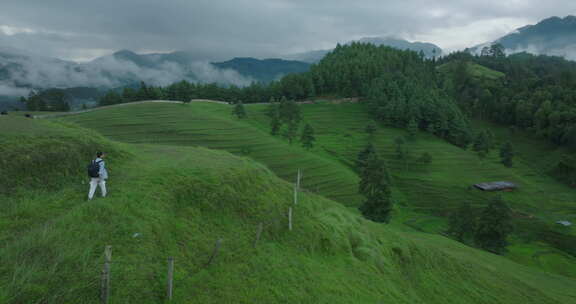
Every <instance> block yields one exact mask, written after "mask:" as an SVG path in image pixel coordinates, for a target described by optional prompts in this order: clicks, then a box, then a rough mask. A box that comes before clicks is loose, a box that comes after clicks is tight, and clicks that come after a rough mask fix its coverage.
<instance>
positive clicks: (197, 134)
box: [65, 102, 576, 277]
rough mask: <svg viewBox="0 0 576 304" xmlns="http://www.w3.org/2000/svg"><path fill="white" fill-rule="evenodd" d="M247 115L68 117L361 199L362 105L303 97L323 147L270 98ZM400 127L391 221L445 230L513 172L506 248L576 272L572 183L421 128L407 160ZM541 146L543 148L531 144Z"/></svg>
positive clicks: (171, 111) (172, 111)
mask: <svg viewBox="0 0 576 304" xmlns="http://www.w3.org/2000/svg"><path fill="white" fill-rule="evenodd" d="M246 108H247V111H248V115H249V118H248V119H245V120H238V119H235V118H233V117H232V116H231V115H230V112H231V108H230V107H229V106H227V105H222V104H213V103H192V104H190V105H172V104H139V105H133V106H128V107H123V108H122V109H120V108H117V109H106V110H101V111H95V112H91V113H84V114H80V115H76V116H70V117H66V118H65V119H66V120H69V121H74V122H77V123H79V124H81V125H83V126H86V127H90V128H93V129H96V130H98V131H99V132H102V133H103V134H105V135H106V136H109V137H111V138H114V139H116V140H120V141H123V142H129V143H144V142H148V143H156V144H163V145H183V146H187V145H200V146H206V147H210V148H216V149H224V150H227V151H230V152H233V153H241V151H243V150H244V151H250V152H249V153H247V155H248V156H249V157H251V158H253V159H255V160H257V161H258V162H261V163H263V164H266V165H267V166H268V167H269V168H270V169H271V170H272V171H273V172H274V173H275V174H276V175H278V176H280V177H282V178H284V179H286V180H288V181H291V180H293V178H294V176H295V171H296V169H297V168H301V169H303V171H304V187H305V188H306V189H308V190H310V191H314V192H316V191H319V193H320V194H323V195H326V196H328V197H330V198H332V199H334V200H337V201H339V202H341V203H343V204H344V205H346V206H358V204H359V203H360V202H361V199H360V198H359V197H358V195H357V194H356V193H357V181H358V178H357V176H356V175H355V173H354V172H353V170H352V166H353V162H354V159H355V158H356V155H357V153H358V151H360V150H361V149H362V148H363V147H364V145H365V144H366V143H367V142H368V135H367V134H365V132H364V128H365V126H366V124H367V123H368V121H370V116H369V114H368V113H367V112H366V111H365V110H364V109H363V107H362V105H361V104H356V103H342V104H332V103H330V102H325V103H319V104H305V105H302V109H303V115H304V120H305V121H306V122H308V123H310V124H311V125H312V126H313V127H314V129H315V130H316V135H317V139H318V143H317V146H316V147H315V148H314V149H312V150H311V151H305V150H303V149H301V148H299V147H298V146H297V144H294V145H292V146H289V145H288V144H287V143H286V141H285V140H283V139H280V138H273V137H271V136H269V135H268V132H269V126H268V124H269V122H268V118H267V117H266V116H265V115H264V112H265V109H266V105H246ZM405 135H406V133H405V131H403V130H398V129H391V128H383V127H381V126H379V127H378V131H377V132H376V135H375V136H374V138H373V141H374V143H375V145H376V146H377V148H378V151H379V152H380V153H381V154H383V155H384V156H385V158H386V160H387V162H388V165H389V167H390V169H391V172H392V176H393V177H394V184H395V191H394V195H395V198H396V201H397V202H398V203H399V205H400V208H397V212H396V214H395V219H394V221H395V222H400V223H404V224H406V225H408V226H410V227H413V228H415V229H417V230H421V231H425V232H430V233H440V232H442V231H443V230H444V229H445V228H446V216H447V215H449V214H450V213H451V212H453V211H454V210H455V208H457V207H458V206H459V205H460V204H461V203H462V202H465V201H467V202H470V203H471V204H472V206H474V208H475V209H476V211H477V212H479V211H480V210H481V208H482V207H484V206H485V205H486V204H487V203H488V202H489V200H490V199H492V198H493V194H490V193H482V192H479V191H476V190H469V186H470V185H472V184H475V183H479V182H486V181H497V180H510V181H513V182H517V183H518V184H519V185H520V189H519V190H518V191H516V192H513V193H505V194H504V198H505V199H506V201H507V202H508V203H509V204H510V205H511V207H512V208H513V209H514V210H515V219H514V221H515V226H516V232H515V234H514V235H513V237H512V238H511V239H510V241H511V246H510V247H509V250H510V252H509V253H508V254H507V256H508V257H509V258H510V259H512V260H514V261H517V262H520V263H522V264H525V265H530V266H533V267H537V268H540V269H543V270H547V271H551V272H555V273H559V274H562V275H567V276H572V277H576V259H575V258H574V256H575V255H576V247H575V246H576V239H575V232H574V231H573V230H570V229H561V227H557V224H555V222H556V221H557V220H564V219H568V220H574V212H573V211H574V203H575V202H576V191H575V190H574V189H571V188H569V187H567V186H565V185H562V184H561V183H558V182H556V181H555V180H553V179H552V178H550V177H548V176H546V175H544V174H543V173H542V172H541V171H539V170H537V169H536V168H534V167H533V166H531V165H530V161H528V160H526V161H519V162H517V165H516V166H515V167H514V168H512V169H508V168H505V167H504V166H502V165H501V164H500V163H499V162H498V156H497V153H496V152H493V153H492V154H490V155H489V156H488V158H486V159H485V160H480V159H478V157H477V155H476V154H475V153H473V152H471V151H464V150H461V149H459V148H457V147H454V146H451V145H449V144H447V143H446V142H444V141H442V140H440V139H438V138H436V137H433V136H430V135H428V134H419V135H418V136H417V138H416V140H414V141H410V142H408V143H407V144H406V149H407V150H408V152H409V154H410V157H409V160H408V161H407V162H406V163H404V162H401V161H399V160H397V159H396V157H395V149H396V147H395V143H394V140H395V138H397V137H399V136H405ZM535 150H538V149H535ZM424 152H429V153H431V154H432V156H433V158H434V161H433V163H432V164H431V165H429V166H427V167H423V166H422V165H419V164H417V162H416V159H417V158H418V157H419V156H420V155H421V154H422V153H424Z"/></svg>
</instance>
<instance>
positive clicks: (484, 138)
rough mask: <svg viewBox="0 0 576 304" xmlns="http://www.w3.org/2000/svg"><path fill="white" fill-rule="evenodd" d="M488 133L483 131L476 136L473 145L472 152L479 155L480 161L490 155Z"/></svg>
mask: <svg viewBox="0 0 576 304" xmlns="http://www.w3.org/2000/svg"><path fill="white" fill-rule="evenodd" d="M489 136H490V135H488V134H487V133H486V132H484V131H482V132H480V133H478V135H476V138H475V139H474V142H473V144H472V150H473V151H475V152H476V153H477V154H478V157H479V158H480V159H484V158H486V156H488V153H490V139H489Z"/></svg>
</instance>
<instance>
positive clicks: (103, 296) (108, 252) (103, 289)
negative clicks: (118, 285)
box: [100, 245, 112, 304]
mask: <svg viewBox="0 0 576 304" xmlns="http://www.w3.org/2000/svg"><path fill="white" fill-rule="evenodd" d="M111 262H112V246H110V245H107V246H106V247H105V248H104V268H103V269H102V277H101V285H100V302H101V303H102V304H108V302H109V299H110V263H111Z"/></svg>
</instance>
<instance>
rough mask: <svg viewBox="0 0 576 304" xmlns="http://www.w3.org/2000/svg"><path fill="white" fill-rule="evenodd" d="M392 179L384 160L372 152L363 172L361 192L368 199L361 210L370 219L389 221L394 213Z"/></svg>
mask: <svg viewBox="0 0 576 304" xmlns="http://www.w3.org/2000/svg"><path fill="white" fill-rule="evenodd" d="M389 183H390V179H389V177H388V173H387V172H386V168H385V165H384V161H382V160H381V159H380V158H379V157H378V155H377V154H376V153H373V154H371V155H370V156H369V157H368V159H367V162H366V166H365V167H364V169H363V170H362V172H361V178H360V184H359V193H360V194H362V195H363V196H364V197H365V198H366V200H365V201H364V204H363V205H362V206H361V207H360V211H361V212H362V214H363V215H364V217H366V218H367V219H369V220H372V221H375V222H382V223H388V222H389V221H390V216H391V213H392V198H391V191H390V186H389Z"/></svg>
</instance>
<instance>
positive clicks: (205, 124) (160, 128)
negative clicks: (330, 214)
mask: <svg viewBox="0 0 576 304" xmlns="http://www.w3.org/2000/svg"><path fill="white" fill-rule="evenodd" d="M65 119H66V121H71V122H76V123H79V124H81V125H82V126H84V127H88V128H92V129H95V130H97V131H99V132H100V133H102V134H103V135H105V136H106V137H108V138H111V139H114V140H118V141H121V142H126V143H154V144H160V145H177V146H203V147H208V148H211V149H221V150H226V151H229V152H232V153H235V154H243V155H247V156H250V157H251V158H254V159H256V160H258V161H259V162H261V163H263V164H265V165H266V166H268V167H269V168H270V169H271V170H272V171H273V172H274V173H275V174H276V175H278V176H280V177H282V178H284V179H286V180H294V179H295V177H296V174H297V170H298V169H302V170H303V171H304V179H303V183H304V184H303V185H304V187H305V188H307V189H310V190H314V191H320V193H322V194H323V195H325V196H327V197H329V198H331V199H335V200H338V201H340V202H342V203H344V204H346V205H349V206H358V204H359V203H360V197H359V196H358V195H357V194H356V184H357V182H358V177H357V176H356V174H355V173H354V172H353V171H352V170H351V169H350V168H347V167H345V166H340V165H339V163H338V161H336V160H332V159H329V158H325V157H322V156H321V155H320V156H319V155H317V154H315V153H310V152H307V151H305V150H303V149H301V148H299V147H297V146H290V145H288V144H287V143H286V142H285V141H284V140H282V139H279V138H274V137H271V136H269V134H268V132H269V131H268V130H266V129H265V128H261V127H260V126H254V125H251V124H249V123H247V122H245V121H238V120H236V119H233V118H232V116H231V114H230V108H229V106H227V105H222V104H215V103H204V102H195V103H192V104H190V105H181V104H139V105H132V106H127V107H119V108H110V109H106V110H102V111H95V112H90V113H82V114H79V115H76V116H71V117H66V118H65Z"/></svg>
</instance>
